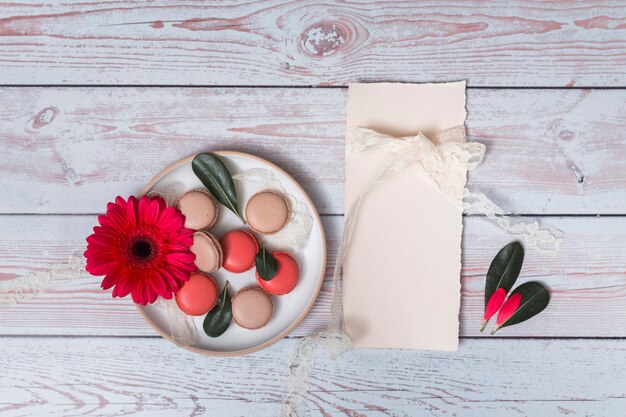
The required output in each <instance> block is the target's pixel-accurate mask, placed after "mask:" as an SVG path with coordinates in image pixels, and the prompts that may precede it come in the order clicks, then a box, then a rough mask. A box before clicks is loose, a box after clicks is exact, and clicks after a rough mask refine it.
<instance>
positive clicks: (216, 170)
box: [191, 153, 246, 224]
mask: <svg viewBox="0 0 626 417" xmlns="http://www.w3.org/2000/svg"><path fill="white" fill-rule="evenodd" d="M191 168H192V169H193V172H194V174H196V177H198V178H199V179H200V181H202V184H204V186H205V187H206V188H207V190H209V192H210V193H211V194H213V196H214V197H215V198H216V199H217V201H219V202H220V203H222V204H223V205H225V206H226V207H227V208H228V209H229V210H230V211H232V212H233V213H235V215H236V216H237V217H239V219H240V220H241V221H242V222H243V223H244V224H246V221H245V220H244V219H243V217H242V216H241V214H239V209H238V208H237V190H236V189H235V183H234V182H233V177H232V176H231V175H230V171H228V168H227V167H226V165H224V162H222V160H221V159H220V158H218V157H217V156H216V155H215V154H212V153H200V154H198V155H196V157H195V158H193V161H192V162H191Z"/></svg>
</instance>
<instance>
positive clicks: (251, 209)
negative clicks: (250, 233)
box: [246, 190, 290, 235]
mask: <svg viewBox="0 0 626 417" xmlns="http://www.w3.org/2000/svg"><path fill="white" fill-rule="evenodd" d="M289 215H290V210H289V204H288V203H287V200H286V199H285V197H283V196H282V195H281V194H280V193H278V192H276V191H271V190H265V191H261V192H258V193H256V194H255V195H253V196H252V197H250V200H248V204H246V221H247V222H248V225H249V226H250V228H251V229H252V230H254V231H255V232H257V233H261V234H264V235H271V234H274V233H277V232H279V231H280V230H282V229H283V228H284V227H285V225H286V224H287V221H289Z"/></svg>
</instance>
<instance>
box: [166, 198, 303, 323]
mask: <svg viewBox="0 0 626 417" xmlns="http://www.w3.org/2000/svg"><path fill="white" fill-rule="evenodd" d="M176 208H178V209H179V210H180V211H181V212H182V214H183V215H184V216H185V227H187V228H190V229H193V230H195V231H196V232H195V233H194V234H193V245H192V247H191V251H192V252H193V253H194V254H195V255H196V260H195V263H196V266H197V268H198V271H197V272H195V273H192V274H191V275H190V277H189V281H187V282H186V283H185V284H184V285H183V286H182V288H180V289H179V290H178V292H177V293H176V295H175V298H176V303H177V304H178V306H179V308H180V309H181V310H182V311H183V312H184V313H186V314H188V315H191V316H201V315H204V314H207V313H208V312H209V311H211V309H213V307H215V305H216V304H217V301H218V298H219V294H220V289H219V286H218V284H217V281H216V280H215V278H214V277H213V276H211V275H210V273H213V272H216V271H218V270H219V269H220V268H223V269H224V270H226V271H228V272H230V273H234V274H240V273H243V272H247V271H249V270H251V269H252V268H254V266H255V265H256V255H257V253H258V252H259V250H260V246H259V243H258V240H257V238H256V237H255V236H254V234H253V233H252V232H255V233H258V234H262V235H271V234H274V233H278V232H279V231H281V230H282V229H283V228H284V227H285V226H286V225H287V223H288V222H289V218H290V216H291V211H290V208H289V204H288V202H287V200H286V199H285V197H284V196H283V195H281V194H280V193H279V192H276V191H272V190H265V191H261V192H258V193H256V194H254V195H253V196H252V197H251V198H250V199H249V201H248V203H247V205H246V209H245V217H246V221H247V223H248V226H249V227H250V229H251V231H252V232H251V231H248V230H243V229H236V230H231V231H229V232H227V233H226V234H224V235H223V236H222V237H221V238H220V239H218V238H217V237H216V236H215V235H213V234H212V233H211V232H210V231H209V229H211V227H212V226H214V225H215V223H216V222H217V219H218V216H219V205H218V203H217V201H216V200H215V198H214V197H213V196H212V195H211V194H210V193H209V192H207V191H206V190H204V189H193V190H190V191H187V192H186V193H184V194H182V195H181V196H180V197H179V198H178V200H177V201H176ZM272 255H273V256H274V258H275V259H276V261H277V265H278V269H277V272H276V275H275V276H274V277H273V278H272V279H271V280H269V281H266V280H264V279H262V278H261V276H260V275H259V274H258V272H257V273H256V282H257V284H258V286H251V287H245V288H243V289H241V290H239V291H238V292H236V293H235V294H234V295H233V297H232V299H231V303H232V316H233V320H234V321H235V323H237V324H238V325H239V326H241V327H243V328H246V329H259V328H262V327H264V326H265V325H266V324H267V323H268V322H269V321H270V319H271V318H272V315H273V311H274V302H273V300H272V295H275V296H280V295H285V294H288V293H289V292H291V291H292V290H293V289H294V288H295V287H296V285H297V283H298V279H299V276H300V270H299V267H298V264H297V262H296V260H295V259H294V258H293V257H292V256H291V255H290V254H289V253H287V252H281V251H278V252H273V253H272ZM232 281H233V282H236V278H235V279H234V280H232Z"/></svg>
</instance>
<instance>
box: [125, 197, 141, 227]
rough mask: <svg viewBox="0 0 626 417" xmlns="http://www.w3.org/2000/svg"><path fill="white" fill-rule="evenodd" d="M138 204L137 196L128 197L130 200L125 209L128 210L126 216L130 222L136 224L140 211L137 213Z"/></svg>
mask: <svg viewBox="0 0 626 417" xmlns="http://www.w3.org/2000/svg"><path fill="white" fill-rule="evenodd" d="M137 206H138V202H137V198H136V197H135V196H134V195H132V196H130V197H129V198H128V202H127V203H126V205H125V206H124V210H125V211H126V218H127V219H128V223H129V224H131V225H133V226H136V225H137V223H138V221H137V218H138V213H137Z"/></svg>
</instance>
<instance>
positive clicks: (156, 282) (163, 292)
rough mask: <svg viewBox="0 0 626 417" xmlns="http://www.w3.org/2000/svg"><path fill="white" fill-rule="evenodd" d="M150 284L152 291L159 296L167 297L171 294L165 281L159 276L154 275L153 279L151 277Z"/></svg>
mask: <svg viewBox="0 0 626 417" xmlns="http://www.w3.org/2000/svg"><path fill="white" fill-rule="evenodd" d="M150 285H151V286H152V288H153V289H154V291H155V292H156V293H157V294H158V295H160V296H161V297H167V296H168V295H169V294H171V291H169V290H168V289H167V285H165V281H163V279H162V278H161V276H156V277H154V279H151V280H150Z"/></svg>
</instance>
